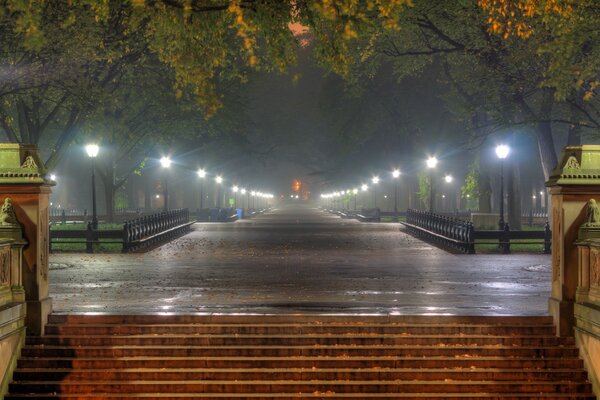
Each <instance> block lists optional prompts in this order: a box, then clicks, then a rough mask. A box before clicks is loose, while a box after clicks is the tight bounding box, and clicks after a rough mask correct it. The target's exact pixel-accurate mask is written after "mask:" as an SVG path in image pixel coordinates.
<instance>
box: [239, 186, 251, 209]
mask: <svg viewBox="0 0 600 400" xmlns="http://www.w3.org/2000/svg"><path fill="white" fill-rule="evenodd" d="M240 193H241V194H242V196H244V195H245V196H246V208H250V199H249V197H248V196H249V195H250V193H248V191H247V190H246V188H241V189H240ZM242 208H244V200H243V198H242Z"/></svg>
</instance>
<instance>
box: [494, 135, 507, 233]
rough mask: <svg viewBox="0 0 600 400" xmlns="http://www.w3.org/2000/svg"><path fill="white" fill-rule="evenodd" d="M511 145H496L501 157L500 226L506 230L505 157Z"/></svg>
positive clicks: (497, 152) (497, 153)
mask: <svg viewBox="0 0 600 400" xmlns="http://www.w3.org/2000/svg"><path fill="white" fill-rule="evenodd" d="M509 152H510V147H508V146H507V145H505V144H500V145H498V146H496V155H497V156H498V158H499V159H500V218H499V219H498V228H499V229H500V230H501V231H502V230H504V159H505V158H506V157H508V153H509Z"/></svg>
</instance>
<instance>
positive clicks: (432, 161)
mask: <svg viewBox="0 0 600 400" xmlns="http://www.w3.org/2000/svg"><path fill="white" fill-rule="evenodd" d="M426 163H427V168H435V167H436V165H437V164H438V159H437V158H435V157H429V158H428V159H427V161H426Z"/></svg>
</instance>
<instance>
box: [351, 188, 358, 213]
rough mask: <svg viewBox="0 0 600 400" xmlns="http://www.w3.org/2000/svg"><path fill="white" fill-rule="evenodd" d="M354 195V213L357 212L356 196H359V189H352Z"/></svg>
mask: <svg viewBox="0 0 600 400" xmlns="http://www.w3.org/2000/svg"><path fill="white" fill-rule="evenodd" d="M352 194H353V195H354V211H356V196H357V195H358V189H357V188H354V189H352Z"/></svg>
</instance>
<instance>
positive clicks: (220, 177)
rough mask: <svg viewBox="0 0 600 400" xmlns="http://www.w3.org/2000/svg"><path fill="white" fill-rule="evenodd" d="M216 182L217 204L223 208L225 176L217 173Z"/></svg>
mask: <svg viewBox="0 0 600 400" xmlns="http://www.w3.org/2000/svg"><path fill="white" fill-rule="evenodd" d="M215 183H216V185H217V201H216V202H215V206H216V207H217V208H221V183H223V177H222V176H221V175H217V176H216V177H215Z"/></svg>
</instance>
